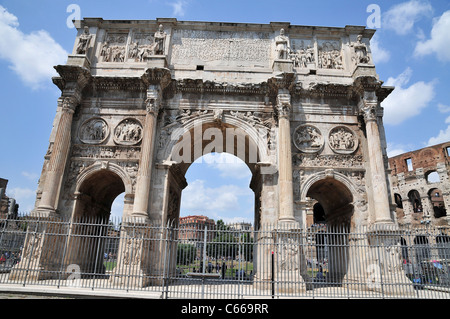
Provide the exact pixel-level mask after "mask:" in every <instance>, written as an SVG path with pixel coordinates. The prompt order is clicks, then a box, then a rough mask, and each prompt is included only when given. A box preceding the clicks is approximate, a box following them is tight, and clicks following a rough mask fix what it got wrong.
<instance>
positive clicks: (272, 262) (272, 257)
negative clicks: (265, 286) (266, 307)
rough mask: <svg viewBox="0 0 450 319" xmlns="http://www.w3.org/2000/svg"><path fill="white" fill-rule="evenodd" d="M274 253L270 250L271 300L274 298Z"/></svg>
mask: <svg viewBox="0 0 450 319" xmlns="http://www.w3.org/2000/svg"><path fill="white" fill-rule="evenodd" d="M274 258H275V257H274V253H273V250H272V256H271V259H272V261H271V265H272V267H271V268H272V270H271V276H270V280H271V285H272V299H274V298H275V260H274Z"/></svg>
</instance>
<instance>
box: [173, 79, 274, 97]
mask: <svg viewBox="0 0 450 319" xmlns="http://www.w3.org/2000/svg"><path fill="white" fill-rule="evenodd" d="M267 89H268V86H267V83H264V82H263V83H224V82H213V81H203V80H202V79H180V80H177V81H175V83H174V90H175V91H176V92H189V93H218V94H223V93H227V94H233V93H234V94H259V95H266V94H267Z"/></svg>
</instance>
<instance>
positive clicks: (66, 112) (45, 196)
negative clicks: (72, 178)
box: [37, 97, 76, 214]
mask: <svg viewBox="0 0 450 319" xmlns="http://www.w3.org/2000/svg"><path fill="white" fill-rule="evenodd" d="M75 107H76V101H75V99H74V98H71V97H66V98H64V100H63V102H62V108H61V117H60V120H59V124H58V128H57V131H56V135H55V141H54V143H53V150H52V153H51V155H50V160H49V163H48V166H47V171H46V177H45V181H44V186H43V189H42V196H41V200H40V202H39V206H38V208H37V211H38V212H39V213H48V214H53V213H55V212H56V208H57V207H56V206H57V200H58V195H59V189H60V186H61V180H62V177H63V174H64V169H65V167H66V162H67V156H68V152H69V148H70V141H71V130H72V119H73V114H74V112H75Z"/></svg>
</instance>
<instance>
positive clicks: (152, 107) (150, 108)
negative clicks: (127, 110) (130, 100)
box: [145, 98, 161, 116]
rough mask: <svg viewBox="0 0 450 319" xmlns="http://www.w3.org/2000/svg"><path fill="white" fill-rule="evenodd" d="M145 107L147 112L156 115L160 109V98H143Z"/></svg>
mask: <svg viewBox="0 0 450 319" xmlns="http://www.w3.org/2000/svg"><path fill="white" fill-rule="evenodd" d="M145 109H146V110H147V113H148V114H150V115H153V116H158V113H159V110H160V109H161V101H160V99H155V98H148V99H146V100H145Z"/></svg>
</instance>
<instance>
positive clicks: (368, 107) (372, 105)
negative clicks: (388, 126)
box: [359, 100, 378, 122]
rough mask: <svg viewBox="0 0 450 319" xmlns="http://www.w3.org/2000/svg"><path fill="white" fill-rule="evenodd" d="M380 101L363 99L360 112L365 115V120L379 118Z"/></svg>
mask: <svg viewBox="0 0 450 319" xmlns="http://www.w3.org/2000/svg"><path fill="white" fill-rule="evenodd" d="M377 109H378V101H368V100H362V102H361V104H360V108H359V112H360V114H361V115H362V116H364V121H366V122H369V121H376V120H377Z"/></svg>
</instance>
